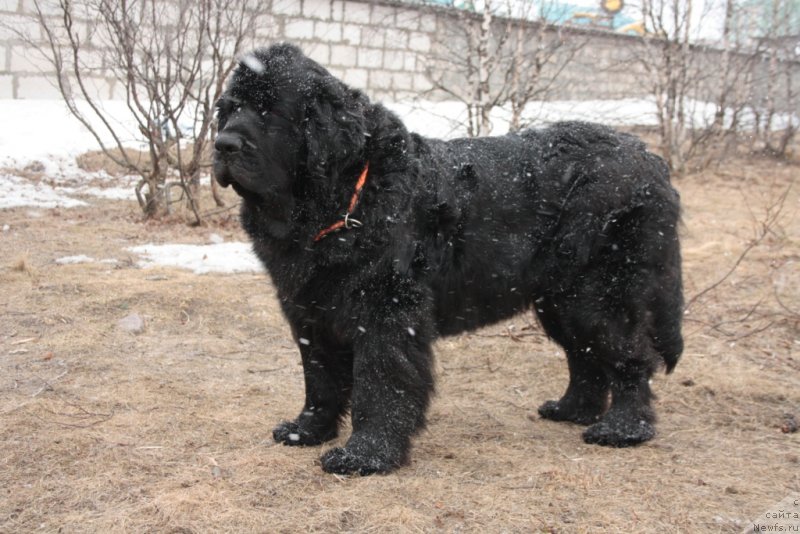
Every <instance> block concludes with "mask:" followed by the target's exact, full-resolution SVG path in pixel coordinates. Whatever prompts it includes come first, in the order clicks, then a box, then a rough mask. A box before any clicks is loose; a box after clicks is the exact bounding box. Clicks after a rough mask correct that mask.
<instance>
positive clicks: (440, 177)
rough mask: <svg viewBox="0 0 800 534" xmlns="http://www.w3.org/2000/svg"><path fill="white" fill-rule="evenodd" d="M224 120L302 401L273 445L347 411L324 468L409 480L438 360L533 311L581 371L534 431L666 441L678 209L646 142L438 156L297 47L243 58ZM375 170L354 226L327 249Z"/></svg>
mask: <svg viewBox="0 0 800 534" xmlns="http://www.w3.org/2000/svg"><path fill="white" fill-rule="evenodd" d="M218 117H219V133H218V136H217V139H216V144H215V148H216V151H215V164H214V166H215V174H216V178H217V180H218V181H219V182H220V183H222V184H223V185H227V184H230V185H232V186H233V188H234V189H235V190H236V191H237V192H238V193H239V194H240V195H241V196H242V197H243V199H244V200H243V204H242V213H241V220H242V224H243V226H244V228H245V229H246V230H247V232H248V233H249V235H250V236H251V237H252V239H253V246H254V249H255V252H256V254H257V255H258V257H259V258H260V259H261V261H262V262H263V263H264V265H265V266H266V268H267V271H268V272H269V273H270V275H271V277H272V280H273V282H274V283H275V286H276V287H277V290H278V295H279V298H280V303H281V305H282V307H283V311H284V313H285V315H286V317H287V319H288V320H289V323H290V324H291V328H292V332H293V333H294V338H295V340H296V342H297V344H298V348H299V350H300V354H301V356H302V360H303V370H304V374H305V388H306V399H305V404H304V406H303V409H302V410H301V412H300V415H299V416H297V418H296V419H294V420H293V421H288V422H283V423H281V424H279V425H278V426H277V427H276V428H275V430H274V437H275V440H276V441H279V442H282V443H285V444H287V445H317V444H320V443H323V442H325V441H328V440H330V439H332V438H334V437H335V436H336V435H337V431H338V426H339V423H340V420H341V419H342V417H343V416H344V415H345V413H346V412H347V411H348V410H349V411H350V413H351V418H352V425H353V432H352V435H351V437H350V439H349V440H348V441H347V444H346V445H345V446H344V447H341V448H334V449H332V450H329V451H327V452H326V453H325V454H324V455H323V456H322V468H323V469H324V470H325V471H328V472H333V473H360V474H368V473H374V472H386V471H389V470H391V469H393V468H395V467H397V466H399V465H402V464H403V463H404V462H405V461H406V460H407V458H408V452H409V448H410V439H411V436H412V435H413V434H414V433H415V432H417V431H419V430H420V429H421V428H422V427H423V425H424V424H425V411H426V408H427V407H428V403H429V399H430V396H431V393H432V391H433V386H434V378H433V375H432V370H431V368H432V358H433V356H432V352H431V343H432V342H433V341H434V340H435V339H436V337H437V336H442V335H451V334H457V333H459V332H464V331H467V330H471V329H474V328H478V327H480V326H481V325H486V324H490V323H493V322H496V321H500V320H502V319H506V318H508V317H511V316H513V315H514V314H517V313H520V312H525V311H527V310H529V309H531V308H533V309H534V310H535V313H536V314H537V316H538V318H539V321H540V322H541V324H542V326H543V328H544V330H545V331H546V332H547V334H548V335H549V336H550V337H551V338H552V339H554V340H555V341H556V342H558V343H559V344H560V345H561V346H562V347H563V348H564V350H565V351H566V355H567V363H568V365H569V372H570V380H569V385H568V387H567V390H566V393H564V396H563V397H562V398H561V399H560V400H557V401H547V402H545V403H544V404H543V405H542V406H541V407H540V408H539V413H540V414H541V416H542V417H543V418H546V419H552V420H555V421H571V422H574V423H578V424H582V425H591V426H589V427H588V428H587V429H586V431H585V432H584V433H583V439H584V440H585V441H586V442H588V443H597V444H600V445H612V446H620V447H621V446H629V445H635V444H637V443H640V442H643V441H646V440H649V439H651V438H652V437H653V436H654V433H655V431H654V427H653V424H654V420H655V416H654V413H653V410H652V408H651V406H650V401H651V397H652V394H651V391H650V386H649V385H648V382H649V378H650V376H651V375H652V374H653V372H654V371H655V370H656V369H657V367H658V366H659V365H660V364H662V363H663V364H664V365H665V366H666V369H667V371H671V370H672V368H673V367H674V366H675V364H676V363H677V361H678V358H679V356H680V354H681V350H682V338H681V332H680V328H681V326H680V323H681V308H682V296H681V271H680V250H679V244H678V236H677V228H676V226H677V224H678V218H679V202H678V194H677V193H676V192H675V190H674V189H673V188H672V187H671V186H670V183H669V175H668V171H667V168H666V166H665V165H664V163H663V162H662V160H661V159H660V158H658V157H657V156H654V155H652V154H650V153H648V152H647V151H646V150H645V147H644V145H643V144H642V143H641V142H640V141H639V140H637V139H636V138H634V137H632V136H629V135H625V134H620V133H616V132H614V131H613V130H611V129H609V128H606V127H603V126H599V125H596V124H587V123H581V122H566V123H558V124H554V125H552V126H550V127H548V128H545V129H541V130H528V131H524V132H522V133H519V134H509V135H505V136H502V137H489V138H481V139H457V140H453V141H447V142H445V141H438V140H433V139H426V138H423V137H420V136H418V135H415V134H411V133H409V132H408V131H407V130H406V128H405V127H404V126H403V123H402V122H401V121H400V120H399V119H398V118H397V117H396V116H395V115H393V114H392V113H390V112H389V111H387V110H386V109H385V108H384V107H382V106H381V105H378V104H373V103H371V102H370V101H369V100H368V99H367V97H366V96H365V95H364V94H363V93H361V92H360V91H358V90H354V89H350V88H348V87H347V86H345V85H344V84H343V83H342V82H340V81H339V80H337V79H336V78H334V77H333V76H331V75H330V74H329V73H328V72H327V71H326V70H325V69H324V68H322V67H321V66H320V65H318V64H317V63H315V62H314V61H312V60H310V59H308V58H307V57H305V56H304V55H303V54H302V52H301V51H300V50H299V49H298V48H296V47H294V46H292V45H288V44H278V45H274V46H272V47H270V48H266V49H260V50H257V51H255V52H253V53H252V54H249V55H248V56H246V57H245V58H244V59H243V61H242V62H241V64H240V65H239V66H238V68H237V69H236V71H235V72H234V74H233V76H232V79H231V81H230V82H229V85H228V87H227V90H226V92H225V94H224V95H223V97H222V98H221V100H220V102H219V104H218ZM367 165H368V175H367V179H366V184H365V186H364V188H363V191H362V192H361V194H360V196H358V195H356V196H358V202H357V203H356V206H355V209H354V211H353V213H352V214H351V215H352V218H354V219H357V220H358V222H360V223H361V225H360V226H358V225H357V223H354V222H353V221H348V228H343V229H341V230H339V231H336V232H332V233H330V234H328V235H326V236H325V237H320V233H321V232H322V231H323V230H325V229H327V228H329V227H330V226H331V225H332V224H334V223H336V222H337V221H340V220H342V218H343V216H344V215H345V212H346V211H347V209H348V205H349V204H350V202H351V199H353V196H354V194H355V191H356V189H357V186H356V182H357V180H358V178H359V176H360V175H361V173H362V171H363V169H364V168H365V167H367ZM609 397H610V403H609Z"/></svg>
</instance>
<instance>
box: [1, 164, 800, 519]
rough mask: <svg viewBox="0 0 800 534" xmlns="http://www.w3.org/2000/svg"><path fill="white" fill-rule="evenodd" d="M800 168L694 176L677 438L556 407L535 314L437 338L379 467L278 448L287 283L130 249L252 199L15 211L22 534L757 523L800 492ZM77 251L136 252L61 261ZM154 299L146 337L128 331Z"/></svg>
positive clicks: (553, 361) (6, 376)
mask: <svg viewBox="0 0 800 534" xmlns="http://www.w3.org/2000/svg"><path fill="white" fill-rule="evenodd" d="M798 175H800V167H798V166H797V165H796V164H789V163H778V162H775V161H772V160H749V161H731V162H728V163H726V165H725V166H724V167H722V168H720V169H714V170H712V171H706V172H704V173H701V174H697V175H693V176H689V177H685V178H682V179H680V180H678V181H676V184H677V187H678V188H679V189H680V191H681V194H682V198H683V203H684V226H683V228H682V237H683V251H684V258H685V263H684V265H685V285H686V294H687V297H688V299H692V297H694V296H697V295H700V296H699V298H697V299H696V300H694V301H692V303H691V305H690V307H689V309H688V310H687V313H686V322H685V334H686V351H685V353H684V355H683V359H682V360H681V362H680V363H679V365H678V367H677V369H676V370H675V372H674V373H673V374H671V375H669V376H665V375H663V374H659V375H658V376H656V377H654V380H653V382H654V384H653V387H654V389H655V391H656V393H657V394H658V400H657V401H656V402H655V404H656V409H657V411H658V414H659V416H660V421H659V425H658V432H659V433H658V436H657V437H656V439H654V440H653V441H651V442H649V443H647V444H644V445H642V446H640V447H637V448H632V449H609V448H603V447H597V446H590V445H585V444H584V443H583V442H582V441H581V439H580V434H581V430H582V428H581V427H578V426H575V425H570V424H563V423H554V422H550V421H545V420H542V419H540V418H539V417H538V416H537V415H536V408H537V406H538V405H539V404H540V403H542V402H543V401H545V400H547V399H553V398H557V397H558V396H559V395H560V393H561V392H562V391H563V389H564V387H565V385H566V381H567V369H566V364H565V360H564V357H563V355H562V353H561V352H560V350H558V347H556V346H555V345H554V344H553V343H551V342H550V341H548V340H547V339H546V338H545V337H544V336H543V335H542V333H541V331H540V330H539V329H538V327H536V325H535V324H534V321H533V318H532V317H530V316H523V317H519V318H517V319H515V320H514V321H511V322H508V323H503V324H500V325H495V326H492V327H489V328H485V329H483V330H480V331H478V332H475V333H472V334H469V335H462V336H459V337H454V338H448V339H443V340H441V341H439V342H438V343H437V345H436V358H437V363H436V374H437V378H438V385H437V396H436V398H435V400H434V402H433V405H432V407H431V410H430V417H429V424H428V428H427V430H425V431H424V432H422V433H421V434H420V435H419V436H418V437H417V439H416V440H415V445H414V450H413V459H412V462H411V464H410V465H408V466H407V467H405V468H403V469H400V470H398V471H397V472H394V473H392V474H389V475H385V476H372V477H365V478H360V477H339V476H332V475H328V474H325V473H323V472H322V471H321V469H320V467H319V463H318V457H319V456H320V454H321V453H322V452H323V451H324V450H326V449H327V447H328V446H329V445H326V446H322V447H309V448H289V447H284V446H281V445H276V444H275V443H273V441H272V438H271V429H272V426H273V425H274V424H275V423H277V422H278V421H280V420H281V419H285V418H290V417H292V416H294V415H296V413H297V411H298V410H299V409H300V407H301V403H302V396H303V381H302V370H301V367H300V362H299V357H298V354H297V350H296V348H295V347H294V346H293V343H292V341H291V337H290V333H289V330H288V328H287V326H286V324H285V322H284V320H283V319H282V317H281V314H280V311H279V309H278V305H277V302H276V299H275V291H274V289H273V288H272V286H271V284H270V282H269V280H268V279H267V278H266V276H264V275H262V274H225V275H222V274H210V275H195V274H193V273H191V272H188V271H183V270H180V269H172V268H151V269H143V268H140V267H138V265H137V261H138V258H137V257H136V256H135V255H133V254H132V253H130V252H129V251H127V250H126V249H127V247H130V246H134V245H138V244H143V243H147V242H157V243H158V242H171V243H173V242H182V243H205V242H208V239H209V234H210V233H212V232H214V233H217V234H219V235H221V236H222V237H224V238H225V239H226V240H244V239H245V236H244V235H243V234H242V232H241V230H240V229H239V228H238V224H237V223H236V217H235V213H234V212H233V211H229V212H225V213H222V214H218V215H216V216H215V217H214V218H213V223H212V224H211V225H209V226H205V227H189V226H188V225H186V224H182V223H180V222H175V221H172V222H143V221H142V220H141V217H140V215H139V214H138V213H137V210H138V207H137V206H136V205H135V203H132V202H122V201H104V200H102V201H101V200H98V199H92V200H90V202H91V206H89V207H85V208H76V209H69V210H66V209H61V210H43V209H32V208H17V209H11V210H3V211H0V226H4V225H8V229H7V230H6V231H4V232H3V233H2V234H0V288H2V299H0V532H9V533H11V532H28V531H44V532H54V531H59V532H62V531H63V532H212V531H214V532H334V531H347V532H367V531H413V532H438V531H441V532H459V531H464V532H602V531H608V532H667V531H694V532H698V531H699V532H740V531H741V530H742V529H744V528H746V527H748V526H752V521H753V520H754V519H757V518H759V517H763V512H764V511H765V510H767V509H768V508H769V507H770V506H772V505H775V504H776V503H778V502H779V501H781V500H782V499H784V498H785V497H786V496H787V495H789V494H790V493H792V492H800V433H797V432H795V433H792V432H791V430H792V425H791V421H792V419H791V418H792V417H794V418H795V419H798V418H800V324H799V323H798V312H800V269H799V268H798V262H799V261H800V216H799V215H800V184H795V186H794V188H793V189H791V190H790V191H789V194H788V196H787V197H786V198H785V202H784V203H783V207H782V210H781V211H780V213H779V214H778V216H777V220H776V221H774V222H773V223H772V224H769V223H768V221H769V218H768V217H769V215H770V214H774V213H775V212H776V211H778V207H779V199H780V195H781V193H782V192H784V191H785V190H786V188H787V186H788V185H789V183H790V182H791V181H792V180H793V179H794V180H795V181H796V178H795V177H797V176H798ZM770 207H771V211H769V210H768V208H770ZM765 222H767V226H768V227H767V228H766V230H765ZM759 237H761V239H760V240H758V241H757V242H755V241H754V239H757V238H759ZM750 244H752V245H753V246H752V247H751V248H750V250H749V252H748V253H747V255H746V256H745V257H744V259H742V261H741V262H739V264H738V267H737V268H736V269H735V271H734V272H733V273H732V274H730V275H729V276H728V277H727V278H725V276H726V273H728V271H729V270H730V269H731V268H732V267H734V265H736V263H737V261H738V260H739V258H740V255H741V253H742V252H743V251H744V250H745V249H746V248H747V247H748V245H750ZM76 254H85V255H88V256H91V257H93V258H95V259H98V260H101V259H115V260H117V263H116V264H109V263H100V262H94V263H83V264H75V265H60V264H57V263H56V262H55V260H56V259H57V258H60V257H63V256H69V255H76ZM721 279H724V281H723V282H722V283H720V284H719V285H718V286H717V287H716V288H715V289H713V290H711V291H709V292H706V293H704V294H702V295H701V294H700V293H701V291H703V290H704V289H705V288H708V287H709V286H711V285H712V284H714V283H715V282H717V281H719V280H721ZM132 313H136V314H139V315H140V316H142V317H143V318H144V319H145V326H144V331H143V332H141V333H139V334H133V333H131V332H129V331H126V330H124V329H122V328H120V327H119V326H118V321H119V320H120V319H122V318H124V317H126V316H128V315H130V314H132ZM347 435H348V431H347V430H345V431H344V432H343V434H342V436H341V437H340V438H339V439H337V440H336V441H335V442H334V443H333V444H334V445H337V444H341V443H343V442H344V440H345V439H346V437H347Z"/></svg>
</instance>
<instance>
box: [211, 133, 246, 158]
mask: <svg viewBox="0 0 800 534" xmlns="http://www.w3.org/2000/svg"><path fill="white" fill-rule="evenodd" d="M243 144H244V143H243V141H242V138H241V137H240V136H238V135H236V134H232V133H228V132H221V133H219V134H217V140H216V141H214V148H215V149H217V150H218V151H220V152H225V153H228V154H233V153H234V152H239V151H240V150H241V149H242V145H243Z"/></svg>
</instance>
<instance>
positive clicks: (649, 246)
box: [643, 154, 684, 373]
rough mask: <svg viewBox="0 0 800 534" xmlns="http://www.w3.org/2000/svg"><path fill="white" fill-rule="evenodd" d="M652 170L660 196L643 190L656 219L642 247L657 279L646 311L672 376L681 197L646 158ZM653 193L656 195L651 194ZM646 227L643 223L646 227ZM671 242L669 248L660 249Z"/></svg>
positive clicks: (679, 305)
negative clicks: (648, 313)
mask: <svg viewBox="0 0 800 534" xmlns="http://www.w3.org/2000/svg"><path fill="white" fill-rule="evenodd" d="M647 157H648V158H649V160H650V162H651V163H652V164H653V167H654V170H655V172H654V175H655V176H656V177H657V179H656V180H655V181H654V183H653V189H654V190H660V191H661V192H660V194H653V195H648V194H647V189H645V190H644V192H645V195H644V198H643V202H644V204H649V205H650V209H649V210H646V211H648V212H649V213H651V214H657V215H655V216H654V217H653V218H652V220H651V221H649V222H652V223H654V224H655V226H654V227H651V228H650V231H649V232H648V234H647V235H649V236H651V238H650V239H648V240H647V243H646V244H645V245H644V248H645V250H646V251H647V252H646V254H647V256H649V259H650V261H651V265H652V266H653V267H654V269H655V272H656V273H657V276H656V277H655V280H653V282H654V284H653V285H654V286H655V287H651V288H650V290H651V291H650V293H649V294H650V299H649V303H648V308H649V312H650V317H651V323H650V328H649V333H650V338H651V340H652V343H653V348H654V349H655V351H656V352H657V353H658V354H659V355H660V356H661V358H662V359H663V360H664V365H665V367H666V371H667V373H671V372H672V370H673V369H675V366H676V365H677V364H678V360H679V359H680V357H681V353H682V352H683V336H682V335H681V323H682V322H683V304H684V303H683V281H682V275H681V250H680V244H679V241H678V225H679V224H680V195H679V194H678V192H677V191H676V190H675V189H673V188H672V187H671V186H670V185H669V169H668V168H667V165H666V163H664V161H663V160H661V158H659V157H657V156H654V155H652V154H647ZM654 192H655V191H654ZM646 224H647V223H645V225H646ZM667 242H671V243H672V245H671V246H663V244H664V243H667Z"/></svg>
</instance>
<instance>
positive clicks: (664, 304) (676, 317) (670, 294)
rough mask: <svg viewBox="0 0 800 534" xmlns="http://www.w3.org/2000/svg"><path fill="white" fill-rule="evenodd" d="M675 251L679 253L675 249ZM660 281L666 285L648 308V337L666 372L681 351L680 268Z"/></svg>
mask: <svg viewBox="0 0 800 534" xmlns="http://www.w3.org/2000/svg"><path fill="white" fill-rule="evenodd" d="M675 253H676V254H679V252H678V251H677V250H676V251H675ZM679 261H680V260H678V262H679ZM676 263H677V262H676ZM677 265H680V263H677ZM662 282H663V283H666V284H667V287H662V288H661V291H658V292H657V297H656V298H655V299H654V301H653V303H652V306H651V309H650V311H651V313H652V324H651V327H650V338H651V339H652V342H653V348H654V349H655V350H656V352H658V354H660V355H661V358H662V359H663V360H664V364H665V366H666V371H667V373H671V372H672V370H673V369H675V366H676V365H677V364H678V360H679V359H680V357H681V353H682V352H683V336H682V335H681V322H682V319H683V292H682V289H681V277H680V268H678V269H677V272H676V275H675V276H670V277H667V278H666V279H663V280H662ZM670 286H671V287H670Z"/></svg>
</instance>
